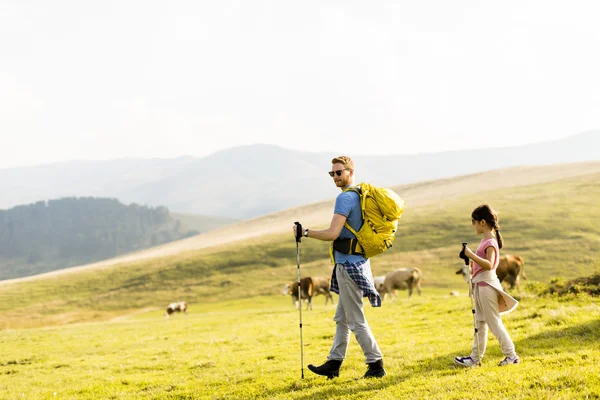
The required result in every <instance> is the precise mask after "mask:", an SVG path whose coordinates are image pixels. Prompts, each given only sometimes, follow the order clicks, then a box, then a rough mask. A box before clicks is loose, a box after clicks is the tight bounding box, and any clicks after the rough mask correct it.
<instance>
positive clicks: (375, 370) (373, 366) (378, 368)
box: [363, 360, 385, 378]
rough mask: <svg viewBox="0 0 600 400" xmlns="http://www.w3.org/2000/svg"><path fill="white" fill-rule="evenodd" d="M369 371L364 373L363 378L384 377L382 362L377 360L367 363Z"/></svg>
mask: <svg viewBox="0 0 600 400" xmlns="http://www.w3.org/2000/svg"><path fill="white" fill-rule="evenodd" d="M367 365H368V366H369V369H367V372H365V376H363V378H383V377H384V376H385V369H383V360H377V361H375V362H372V363H367Z"/></svg>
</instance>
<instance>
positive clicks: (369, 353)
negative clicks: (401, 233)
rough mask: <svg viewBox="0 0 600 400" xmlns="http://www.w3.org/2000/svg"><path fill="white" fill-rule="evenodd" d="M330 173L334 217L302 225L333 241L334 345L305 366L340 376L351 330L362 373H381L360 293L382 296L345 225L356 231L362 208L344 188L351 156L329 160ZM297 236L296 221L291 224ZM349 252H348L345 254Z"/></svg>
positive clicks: (350, 179) (376, 301)
mask: <svg viewBox="0 0 600 400" xmlns="http://www.w3.org/2000/svg"><path fill="white" fill-rule="evenodd" d="M331 163H332V167H331V171H330V172H329V175H330V176H331V177H332V178H333V181H334V183H335V185H336V186H337V187H339V188H340V189H341V190H342V193H341V194H339V195H338V197H337V198H336V201H335V209H334V211H333V218H332V219H331V224H330V225H329V228H327V229H324V230H312V229H304V232H302V235H303V236H304V237H308V238H313V239H318V240H324V241H333V242H334V246H333V248H334V250H333V257H334V259H335V267H334V269H333V274H332V276H331V291H333V292H334V293H337V294H338V295H339V299H338V305H337V309H336V311H335V316H334V318H333V320H334V321H335V322H336V331H335V337H334V339H333V345H332V346H331V350H330V352H329V356H328V357H327V362H326V363H325V364H323V365H320V366H314V365H312V364H309V365H308V369H310V370H311V371H312V372H314V373H315V374H318V375H323V376H327V377H328V378H329V379H331V378H333V377H336V376H339V373H340V366H341V365H342V361H343V360H344V358H345V357H346V352H347V350H348V344H349V339H350V331H352V332H354V336H355V337H356V340H357V341H358V343H359V345H360V347H361V349H362V351H363V353H364V355H365V357H366V362H367V365H368V369H367V372H366V373H365V375H364V377H365V378H368V377H377V378H381V377H383V376H384V375H385V374H386V372H385V369H384V368H383V356H382V354H381V351H380V350H379V346H378V345H377V341H376V340H375V338H374V337H373V333H372V332H371V328H370V327H369V324H368V323H367V320H366V318H365V314H364V310H363V300H362V299H363V297H368V298H369V302H370V303H371V306H373V307H381V298H380V297H379V294H378V293H377V291H376V290H375V286H374V285H373V274H372V272H371V265H370V264H369V260H368V259H367V258H364V257H363V256H362V255H361V254H358V253H356V250H355V249H354V251H353V250H352V248H353V247H354V246H352V245H350V243H351V241H350V240H349V239H356V236H354V234H352V232H350V230H348V229H346V228H345V227H344V224H345V223H346V222H348V224H349V225H350V226H351V227H352V228H353V229H354V230H355V231H358V230H359V229H360V228H361V226H362V224H363V218H362V212H361V208H360V198H359V195H358V194H357V193H356V192H354V191H345V192H344V189H346V188H349V187H351V186H353V185H354V163H353V162H352V160H351V159H350V157H346V156H341V157H336V158H334V159H333V160H332V161H331ZM293 231H294V236H296V225H294V227H293ZM348 253H350V254H348Z"/></svg>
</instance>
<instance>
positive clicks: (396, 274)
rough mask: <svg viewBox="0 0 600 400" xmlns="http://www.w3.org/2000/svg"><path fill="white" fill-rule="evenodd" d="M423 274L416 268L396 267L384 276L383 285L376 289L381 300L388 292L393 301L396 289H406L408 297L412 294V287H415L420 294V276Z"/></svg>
mask: <svg viewBox="0 0 600 400" xmlns="http://www.w3.org/2000/svg"><path fill="white" fill-rule="evenodd" d="M422 276H423V274H422V273H421V271H420V270H419V269H418V268H398V269H397V270H395V271H392V272H390V273H388V274H387V275H386V276H385V280H384V282H383V287H382V288H381V290H378V292H379V296H381V300H383V298H384V297H385V295H386V294H389V296H390V299H391V300H392V301H393V300H394V298H396V297H397V296H396V294H395V292H396V290H402V289H408V298H409V299H410V297H411V296H412V292H413V289H415V288H416V289H417V293H419V296H420V295H421V278H422Z"/></svg>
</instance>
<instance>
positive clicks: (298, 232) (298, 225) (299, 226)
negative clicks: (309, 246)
mask: <svg viewBox="0 0 600 400" xmlns="http://www.w3.org/2000/svg"><path fill="white" fill-rule="evenodd" d="M294 224H295V225H296V243H300V242H302V224H301V223H300V222H298V221H296V222H294Z"/></svg>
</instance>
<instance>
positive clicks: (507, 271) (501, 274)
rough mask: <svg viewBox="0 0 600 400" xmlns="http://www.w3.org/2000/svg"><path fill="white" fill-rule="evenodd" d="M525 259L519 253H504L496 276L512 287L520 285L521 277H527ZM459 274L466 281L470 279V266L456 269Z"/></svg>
mask: <svg viewBox="0 0 600 400" xmlns="http://www.w3.org/2000/svg"><path fill="white" fill-rule="evenodd" d="M524 266H525V260H524V259H523V257H521V256H517V255H510V254H507V255H504V256H500V261H499V262H498V268H496V276H497V277H498V280H499V281H500V282H505V283H506V284H507V285H508V286H509V288H510V289H514V287H515V286H519V283H520V281H519V277H520V276H521V277H523V279H527V276H526V275H525V269H524V268H525V267H524ZM456 274H457V275H462V276H463V278H464V280H465V282H468V281H469V277H468V274H469V267H468V266H466V265H465V266H463V267H462V268H461V269H459V270H458V271H456Z"/></svg>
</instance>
